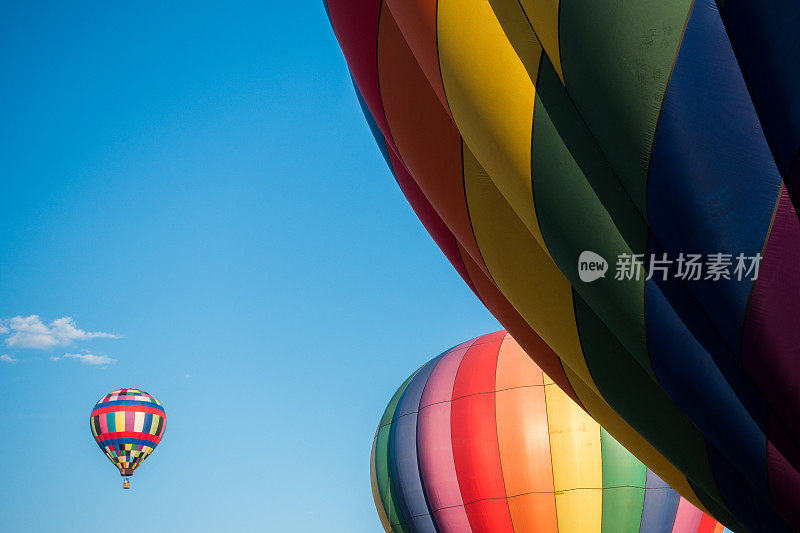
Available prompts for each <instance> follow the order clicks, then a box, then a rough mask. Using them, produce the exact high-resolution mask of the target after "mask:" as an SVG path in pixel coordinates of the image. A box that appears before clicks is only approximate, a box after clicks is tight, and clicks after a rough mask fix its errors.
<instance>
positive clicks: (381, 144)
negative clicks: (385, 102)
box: [350, 75, 392, 168]
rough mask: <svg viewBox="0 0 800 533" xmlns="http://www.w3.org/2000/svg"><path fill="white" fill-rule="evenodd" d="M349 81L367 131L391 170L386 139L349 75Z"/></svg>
mask: <svg viewBox="0 0 800 533" xmlns="http://www.w3.org/2000/svg"><path fill="white" fill-rule="evenodd" d="M350 81H351V82H352V84H353V89H354V90H355V91H356V97H357V98H358V105H360V106H361V112H362V113H364V118H365V119H366V120H367V124H368V125H369V130H370V131H371V132H372V136H373V137H374V138H375V143H376V144H377V145H378V149H379V150H380V151H381V154H383V159H384V161H386V166H388V167H389V168H392V163H391V161H389V150H388V148H386V139H384V138H383V132H381V129H380V128H379V127H378V123H377V122H375V119H374V118H372V113H371V112H370V110H369V107H368V106H367V102H365V101H364V97H363V96H362V95H361V91H360V90H359V89H358V85H356V80H354V79H353V76H352V75H350Z"/></svg>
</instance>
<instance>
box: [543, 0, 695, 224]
mask: <svg viewBox="0 0 800 533" xmlns="http://www.w3.org/2000/svg"><path fill="white" fill-rule="evenodd" d="M691 6H692V0H671V1H669V2H665V1H664V0H617V1H614V2H586V1H585V0H561V3H560V11H559V44H560V52H561V66H562V70H563V73H564V83H565V84H566V86H567V90H568V91H569V94H570V95H571V96H572V98H573V100H574V101H575V104H576V107H577V108H578V110H579V111H580V113H581V115H582V116H583V117H584V119H585V120H586V123H587V124H588V126H589V128H590V129H591V131H592V132H593V134H594V137H595V138H596V139H597V142H598V143H599V144H600V146H601V147H602V149H603V152H604V153H605V155H606V157H607V158H608V160H609V162H610V163H611V166H612V167H614V170H615V171H616V173H617V175H618V176H619V177H620V179H621V181H622V183H623V184H624V185H625V188H626V189H627V190H628V191H629V193H630V195H631V198H633V200H634V202H635V203H636V205H637V206H638V207H639V210H640V211H641V212H642V213H644V214H646V213H647V201H646V193H647V171H648V166H649V164H650V152H651V148H652V144H653V138H654V135H655V130H656V125H657V122H658V115H659V112H660V110H661V104H662V102H663V100H664V93H665V92H666V87H667V83H668V81H669V76H670V74H671V71H672V65H673V62H674V59H675V57H676V55H677V52H678V48H679V46H680V42H681V37H682V35H683V28H684V25H685V23H686V19H687V17H688V15H689V11H690V9H691Z"/></svg>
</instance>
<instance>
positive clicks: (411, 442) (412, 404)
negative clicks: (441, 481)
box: [389, 356, 441, 533]
mask: <svg viewBox="0 0 800 533" xmlns="http://www.w3.org/2000/svg"><path fill="white" fill-rule="evenodd" d="M440 359H441V356H439V357H437V358H436V359H434V360H432V361H431V362H429V363H428V364H426V365H425V366H424V367H422V368H421V369H420V370H419V372H417V374H416V375H415V376H414V378H413V379H412V380H411V381H410V382H409V384H408V386H407V387H406V390H405V391H404V392H403V395H402V396H401V397H400V402H399V403H398V405H397V409H396V410H395V413H394V418H393V419H392V433H391V437H390V442H389V464H390V467H391V473H392V483H393V485H394V488H395V492H396V494H397V500H398V505H399V506H400V510H401V512H402V513H403V516H405V517H406V520H407V522H406V525H407V526H408V527H409V528H410V529H411V530H412V531H414V532H425V533H428V532H430V533H435V532H436V526H435V525H434V523H433V519H432V518H431V516H430V515H431V512H430V509H429V507H428V501H427V499H426V498H425V490H424V488H423V486H422V479H421V477H420V473H419V460H418V457H417V412H418V411H419V402H420V400H421V399H422V392H423V391H424V390H425V385H426V384H427V383H428V378H429V377H430V375H431V372H433V369H434V367H435V366H436V364H437V363H438V362H439V360H440Z"/></svg>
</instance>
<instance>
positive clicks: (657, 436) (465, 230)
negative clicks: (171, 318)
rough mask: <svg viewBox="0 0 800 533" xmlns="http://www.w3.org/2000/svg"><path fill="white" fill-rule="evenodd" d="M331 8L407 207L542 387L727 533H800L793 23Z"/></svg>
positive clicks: (403, 2)
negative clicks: (582, 412) (551, 388)
mask: <svg viewBox="0 0 800 533" xmlns="http://www.w3.org/2000/svg"><path fill="white" fill-rule="evenodd" d="M326 6H327V9H328V13H329V16H330V20H331V24H332V26H333V29H334V32H335V34H336V37H337V39H338V41H339V44H340V46H341V48H342V51H343V52H344V55H345V58H346V59H347V63H348V66H349V68H350V73H351V75H352V78H353V80H354V83H355V86H356V92H357V96H358V98H359V101H360V103H361V105H362V109H364V111H365V115H366V117H367V120H368V122H369V124H370V127H371V129H372V131H373V134H374V135H375V138H376V140H377V142H378V145H379V147H380V149H381V151H382V153H383V155H384V157H385V159H386V161H387V162H388V164H389V166H390V168H391V170H392V172H393V173H394V176H395V178H396V179H397V182H398V183H399V185H400V187H401V188H402V190H403V192H404V194H405V196H406V198H407V199H408V201H409V203H410V204H411V206H412V207H413V209H414V211H415V212H416V214H417V216H418V217H419V219H420V220H421V221H422V223H423V224H424V225H425V227H426V228H427V230H428V232H429V233H430V234H431V236H432V237H433V238H434V240H435V241H436V242H437V244H438V245H439V247H440V248H441V249H442V251H443V252H444V253H445V255H446V256H447V257H448V259H449V260H450V262H451V263H452V264H453V266H454V267H455V268H456V270H457V271H458V272H459V273H460V275H461V276H462V277H463V278H464V280H465V281H466V282H467V283H468V284H469V286H470V287H471V288H472V290H473V291H474V292H475V293H476V294H477V295H478V297H479V298H480V299H481V301H482V302H483V303H484V304H485V305H486V307H487V308H488V309H489V310H490V311H491V312H492V313H493V314H494V315H495V316H496V317H497V318H498V320H499V321H500V322H501V323H502V324H503V326H504V327H505V328H506V329H508V330H509V331H510V332H511V334H512V335H514V338H515V339H517V341H519V343H520V344H521V345H522V346H523V348H525V350H526V351H527V352H528V353H529V354H531V356H532V357H533V358H534V359H535V360H536V362H537V363H538V364H539V366H541V367H542V369H543V370H544V371H545V372H547V373H548V375H549V376H550V377H551V378H552V379H553V380H554V381H555V382H556V383H558V384H559V386H560V387H561V388H562V389H563V390H565V391H566V392H567V393H568V394H569V395H570V396H571V397H572V398H573V399H575V400H576V401H578V402H579V403H580V404H581V405H582V406H583V408H584V409H586V411H587V412H588V413H589V414H590V415H591V416H592V417H593V418H594V419H595V420H597V421H598V422H600V423H601V424H602V425H603V427H605V428H607V429H608V431H609V432H610V433H611V434H613V435H614V437H615V438H616V439H618V440H619V441H620V442H621V443H622V444H623V445H625V446H626V448H628V449H629V450H631V451H632V452H633V453H634V454H635V455H636V456H637V457H638V458H639V459H641V460H642V461H643V462H645V463H646V464H648V466H650V468H652V469H653V470H654V471H656V472H658V474H659V475H660V476H661V477H662V478H663V479H665V480H666V481H667V482H668V483H669V484H670V485H671V486H672V487H674V488H675V489H676V490H678V492H680V493H681V494H682V495H684V496H685V497H686V498H688V499H690V500H691V501H693V502H700V501H702V502H703V504H704V506H705V507H706V508H707V509H708V510H709V511H710V512H711V513H712V514H713V515H714V516H716V517H717V518H719V519H723V520H725V521H726V523H731V524H736V527H735V528H734V529H736V530H737V531H754V532H755V531H770V532H772V531H800V348H799V347H800V221H798V216H797V208H798V206H800V203H798V202H800V152H798V147H800V61H797V59H796V58H797V57H798V56H800V39H798V38H797V35H798V30H797V28H798V26H799V25H800V2H797V1H790V0H774V1H769V2H766V1H764V2H758V1H753V0H750V1H748V0H716V1H714V0H703V1H692V0H673V1H663V0H635V1H620V0H592V1H585V0H582V1H579V0H549V1H541V0H540V1H534V0H327V2H326ZM584 252H591V254H588V255H585V256H584ZM759 256H760V257H761V258H762V259H761V260H760V263H759V260H758V257H759ZM581 257H590V258H593V259H592V263H596V264H597V265H600V269H599V270H595V272H600V271H602V272H604V273H605V275H604V277H603V276H601V277H599V278H598V277H597V276H596V275H592V276H583V277H582V276H581V270H580V269H581V268H583V266H582V265H581V264H580V263H581V262H582V260H581ZM740 257H741V260H740ZM652 259H656V261H653V260H652ZM664 260H666V261H664ZM601 262H605V263H606V264H605V265H601ZM637 262H641V263H642V265H643V267H644V268H640V267H638V266H636V264H637ZM691 262H694V263H695V265H697V263H700V264H701V265H702V271H698V270H697V268H696V266H695V267H689V266H687V265H688V264H689V263H691ZM626 264H627V265H628V267H626ZM597 265H594V266H597ZM631 265H633V266H632V267H630V266H631ZM756 265H758V275H757V276H755V275H754V274H755V266H756ZM586 266H587V267H589V268H591V267H592V265H588V264H587V265H586ZM618 267H619V268H618ZM629 267H630V268H629ZM654 267H655V268H654ZM751 268H752V269H753V270H751ZM604 269H605V270H604ZM743 269H744V270H743ZM618 274H621V275H620V276H619V278H618V276H617V275H618ZM754 277H757V279H753V278H754Z"/></svg>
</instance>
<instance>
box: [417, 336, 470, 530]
mask: <svg viewBox="0 0 800 533" xmlns="http://www.w3.org/2000/svg"><path fill="white" fill-rule="evenodd" d="M473 342H474V339H473V340H471V341H467V342H465V343H463V344H460V345H458V346H456V347H455V348H453V349H452V350H450V351H449V352H448V353H446V354H445V355H444V356H443V357H442V359H441V360H440V361H439V363H438V364H437V365H436V368H434V369H433V372H431V375H430V377H429V378H428V382H427V383H426V384H425V390H424V391H423V392H422V400H421V401H420V410H419V414H418V415H417V443H418V446H417V450H418V453H419V469H420V476H421V478H422V483H423V484H424V486H425V493H426V496H427V498H428V503H429V505H430V507H431V511H433V512H434V515H435V519H436V524H437V525H438V526H439V530H440V531H441V532H442V533H450V532H453V533H455V532H461V531H469V530H470V529H469V519H468V518H467V512H466V510H465V509H464V502H463V500H462V499H461V489H460V488H459V486H458V477H457V475H456V466H455V461H454V460H453V446H452V441H451V432H450V408H451V398H452V394H453V384H454V383H455V379H456V373H457V372H458V368H459V366H460V365H461V360H462V359H463V358H464V354H465V353H466V352H467V349H469V347H470V346H471V345H472V343H473ZM437 511H438V512H437Z"/></svg>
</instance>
